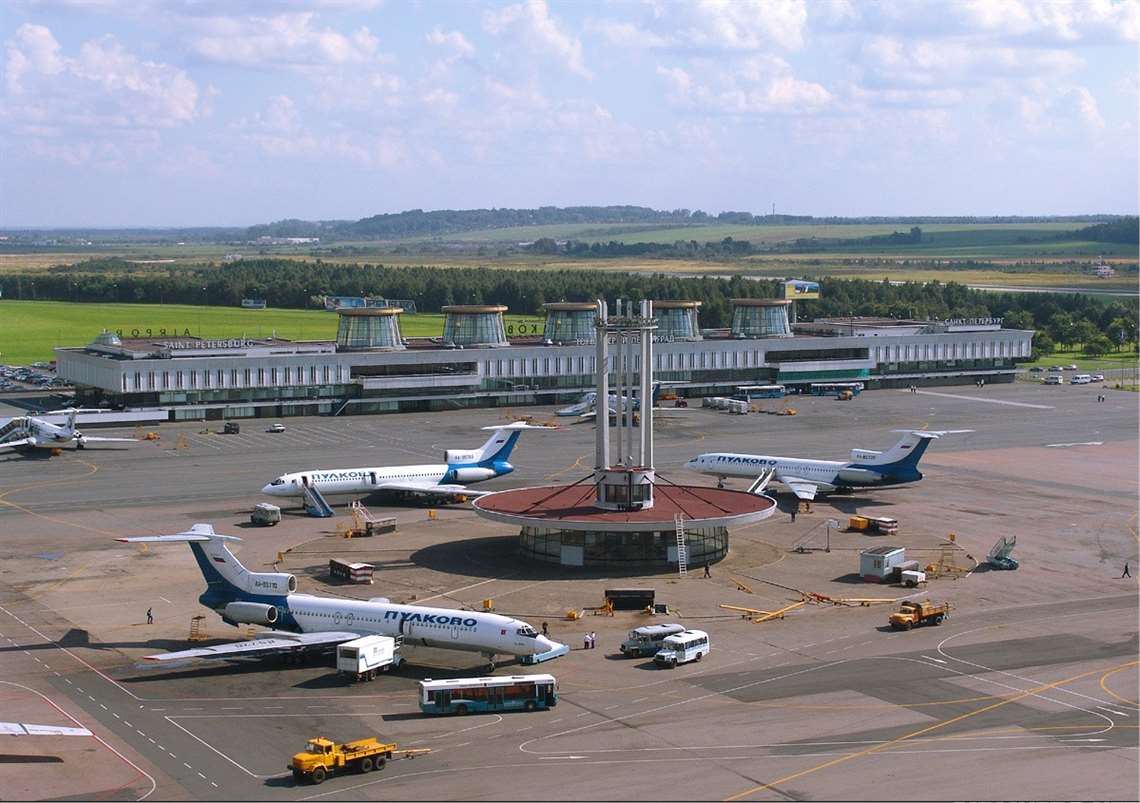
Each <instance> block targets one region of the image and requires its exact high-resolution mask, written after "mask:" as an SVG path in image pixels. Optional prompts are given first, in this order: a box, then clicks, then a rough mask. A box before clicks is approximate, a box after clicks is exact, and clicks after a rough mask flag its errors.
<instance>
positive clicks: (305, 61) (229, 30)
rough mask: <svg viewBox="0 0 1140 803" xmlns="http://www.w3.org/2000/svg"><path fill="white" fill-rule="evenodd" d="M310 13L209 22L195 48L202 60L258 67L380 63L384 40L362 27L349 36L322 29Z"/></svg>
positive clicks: (200, 26) (200, 24) (199, 23)
mask: <svg viewBox="0 0 1140 803" xmlns="http://www.w3.org/2000/svg"><path fill="white" fill-rule="evenodd" d="M314 17H315V15H314V14H313V13H311V12H298V13H287V14H278V15H275V16H268V17H221V16H218V17H208V18H204V19H198V20H194V21H193V22H192V23H191V24H192V25H193V26H194V28H195V29H196V30H197V31H198V33H196V34H195V35H193V36H192V37H191V39H190V47H191V49H192V50H193V51H194V52H195V53H197V54H198V55H199V56H201V57H202V58H205V59H207V60H209V61H215V62H220V63H224V64H238V65H242V66H246V67H260V68H291V69H306V68H327V67H333V66H341V65H360V64H367V63H369V62H374V61H377V60H381V59H382V58H383V57H382V55H381V53H380V40H379V39H377V38H376V36H374V35H373V34H372V32H371V31H369V30H368V28H367V27H364V26H361V27H359V28H357V29H356V30H354V31H352V32H350V33H341V32H340V31H337V30H335V29H333V28H329V27H318V26H317V25H316V24H315V20H314Z"/></svg>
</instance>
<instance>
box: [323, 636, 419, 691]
mask: <svg viewBox="0 0 1140 803" xmlns="http://www.w3.org/2000/svg"><path fill="white" fill-rule="evenodd" d="M402 640H403V639H402V637H398V638H392V637H391V636H364V637H362V638H358V639H353V640H352V641H346V642H344V643H343V644H340V645H338V646H337V648H336V668H337V671H338V672H340V673H341V674H342V675H347V676H349V677H351V678H352V679H353V680H357V681H359V680H372V679H373V678H374V677H376V675H377V673H379V672H387V671H388V670H389V669H391V668H392V667H394V666H399V665H400V661H402V660H403V659H402V658H401V656H400V654H399V650H400V646H401V642H402Z"/></svg>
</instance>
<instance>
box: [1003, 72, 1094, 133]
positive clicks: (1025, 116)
mask: <svg viewBox="0 0 1140 803" xmlns="http://www.w3.org/2000/svg"><path fill="white" fill-rule="evenodd" d="M1035 89H1036V91H1035V92H1030V93H1027V94H1024V95H1022V96H1021V97H1019V98H1018V101H1017V111H1018V115H1019V116H1020V118H1021V121H1022V123H1023V124H1024V125H1025V127H1026V129H1027V130H1029V131H1030V132H1031V133H1034V134H1044V133H1056V132H1063V131H1070V132H1072V131H1074V130H1083V131H1087V132H1092V133H1095V132H1099V131H1103V130H1104V129H1105V127H1106V123H1105V120H1104V117H1103V116H1102V115H1101V112H1100V105H1099V104H1098V103H1097V100H1096V97H1094V96H1093V94H1092V92H1090V91H1089V90H1088V88H1087V87H1083V86H1075V85H1073V86H1060V87H1058V86H1053V85H1046V84H1038V85H1037V86H1036V87H1035Z"/></svg>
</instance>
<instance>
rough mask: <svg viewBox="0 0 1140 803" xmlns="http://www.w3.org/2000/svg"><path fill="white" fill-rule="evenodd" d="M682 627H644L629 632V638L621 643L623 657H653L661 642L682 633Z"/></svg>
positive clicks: (668, 625) (671, 625) (669, 625)
mask: <svg viewBox="0 0 1140 803" xmlns="http://www.w3.org/2000/svg"><path fill="white" fill-rule="evenodd" d="M684 632H685V626H684V625H676V624H667V625H646V626H645V627H637V628H634V629H633V630H631V631H629V637H628V638H627V639H626V640H625V641H623V642H622V643H621V651H622V654H623V655H633V656H637V657H639V658H643V657H645V656H648V655H654V654H655V653H656V652H657V651H658V650H659V649H661V642H663V641H664V640H665V639H667V638H668V637H669V636H675V635H677V634H678V633H684Z"/></svg>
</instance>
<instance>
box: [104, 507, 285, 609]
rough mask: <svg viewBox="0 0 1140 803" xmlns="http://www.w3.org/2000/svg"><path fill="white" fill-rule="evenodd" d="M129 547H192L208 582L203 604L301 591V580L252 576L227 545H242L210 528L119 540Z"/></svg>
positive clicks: (265, 574) (280, 575) (270, 574)
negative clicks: (183, 545) (298, 588)
mask: <svg viewBox="0 0 1140 803" xmlns="http://www.w3.org/2000/svg"><path fill="white" fill-rule="evenodd" d="M115 540H116V541H121V542H123V543H126V544H179V543H181V544H189V545H190V551H191V552H193V553H194V559H195V560H196V561H197V562H198V569H199V570H200V571H201V572H202V577H203V578H205V580H206V592H205V593H204V594H203V595H202V596H201V597H199V601H200V602H201V603H202V604H203V605H206V606H208V607H211V608H215V609H217V608H219V607H222V606H224V605H225V604H226V603H229V602H235V601H251V600H254V599H258V598H264V597H278V596H285V595H287V594H290V593H292V592H294V591H296V590H297V578H296V577H294V576H293V575H291V574H284V573H277V572H251V571H249V570H248V569H246V568H245V566H243V565H242V563H241V561H239V560H238V559H237V558H236V557H235V556H234V553H232V552H230V550H229V547H227V546H226V542H235V541H241V540H242V539H240V538H238V537H237V536H234V535H221V534H220V533H216V532H214V528H213V527H212V526H211V525H209V524H195V525H194V526H193V527H191V528H190V529H189V530H187V531H185V532H181V533H175V534H174V535H143V536H135V537H133V538H116V539H115Z"/></svg>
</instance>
